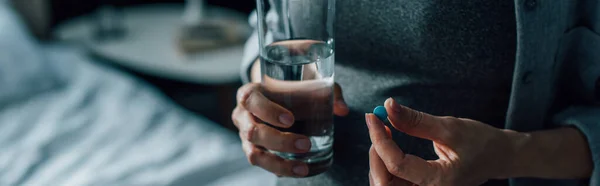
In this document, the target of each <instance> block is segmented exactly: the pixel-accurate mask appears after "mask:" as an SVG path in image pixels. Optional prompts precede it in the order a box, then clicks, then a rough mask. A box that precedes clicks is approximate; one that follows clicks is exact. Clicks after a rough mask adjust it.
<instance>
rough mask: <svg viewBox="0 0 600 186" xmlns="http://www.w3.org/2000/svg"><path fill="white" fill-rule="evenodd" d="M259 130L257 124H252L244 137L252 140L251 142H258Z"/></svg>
mask: <svg viewBox="0 0 600 186" xmlns="http://www.w3.org/2000/svg"><path fill="white" fill-rule="evenodd" d="M257 131H258V126H257V125H250V127H248V129H247V130H246V131H244V134H245V135H244V139H246V140H248V141H250V142H251V143H256V140H257V138H256V133H257Z"/></svg>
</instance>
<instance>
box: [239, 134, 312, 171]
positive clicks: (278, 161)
mask: <svg viewBox="0 0 600 186" xmlns="http://www.w3.org/2000/svg"><path fill="white" fill-rule="evenodd" d="M242 147H243V149H244V152H245V153H246V156H247V157H248V162H250V164H252V165H255V166H258V167H261V168H263V169H265V170H267V171H269V172H272V173H273V174H276V175H280V176H288V177H304V176H306V175H308V166H307V165H306V164H305V163H302V162H299V161H291V160H285V159H283V158H281V157H279V156H277V155H274V154H272V153H269V152H266V151H264V150H262V149H260V148H258V147H257V146H256V145H253V144H252V143H250V142H248V141H242Z"/></svg>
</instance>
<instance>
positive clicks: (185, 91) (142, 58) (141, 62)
mask: <svg viewBox="0 0 600 186" xmlns="http://www.w3.org/2000/svg"><path fill="white" fill-rule="evenodd" d="M183 10H184V6H183V4H156V5H143V6H137V7H131V8H125V9H122V11H121V13H122V19H123V20H122V24H123V25H124V29H125V30H124V35H123V36H122V37H120V38H114V39H108V40H98V39H95V38H94V29H95V28H96V24H97V22H94V21H95V17H94V15H90V16H82V17H80V18H76V19H74V20H71V21H68V22H66V23H65V24H63V25H60V26H59V27H58V28H57V29H56V30H55V32H54V33H55V34H54V36H55V38H57V39H59V40H62V41H71V42H77V43H80V44H82V45H83V46H85V47H86V48H87V49H89V51H90V53H91V54H92V55H93V56H95V57H98V58H99V59H102V61H107V62H109V63H110V64H112V65H116V66H119V67H124V68H125V69H126V70H129V71H132V72H134V73H136V74H138V75H140V76H142V77H143V78H144V79H146V80H148V81H149V82H151V83H153V84H155V85H156V86H158V87H159V88H160V89H161V90H163V91H164V92H165V93H166V94H167V95H168V96H170V97H171V98H173V100H174V101H176V102H178V103H179V104H181V105H182V106H184V107H186V108H188V109H190V110H192V111H194V112H197V113H200V114H203V115H205V116H207V117H208V118H211V119H213V120H215V121H217V122H219V123H222V124H224V125H225V126H227V127H230V128H231V127H232V125H231V121H230V117H229V115H230V113H231V110H232V109H233V105H235V90H236V89H237V87H238V86H239V85H240V77H239V72H240V62H241V60H242V54H243V44H242V43H240V44H236V45H229V46H226V47H221V48H216V49H211V50H207V51H205V52H198V53H195V54H193V55H185V54H183V53H182V51H180V50H178V47H177V36H178V32H179V31H180V30H179V28H180V26H181V25H182V14H183ZM206 14H207V15H208V16H212V17H222V18H226V19H227V20H229V21H230V22H231V23H232V24H234V25H233V26H236V27H237V28H236V31H238V32H239V34H241V35H244V36H248V35H250V33H251V29H250V27H249V26H248V25H247V16H246V15H243V14H241V13H237V12H234V11H230V10H227V9H221V8H216V7H211V8H210V9H207V11H206ZM232 20H233V21H232ZM215 108H216V109H215Z"/></svg>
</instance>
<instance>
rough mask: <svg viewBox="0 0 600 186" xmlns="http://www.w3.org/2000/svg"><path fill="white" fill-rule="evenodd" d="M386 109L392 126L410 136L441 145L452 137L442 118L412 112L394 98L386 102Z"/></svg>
mask: <svg viewBox="0 0 600 186" xmlns="http://www.w3.org/2000/svg"><path fill="white" fill-rule="evenodd" d="M385 109H386V111H387V113H388V119H389V120H390V123H391V124H392V126H394V128H396V129H397V130H399V131H402V132H404V133H406V134H408V135H411V136H415V137H419V138H424V139H428V140H432V141H435V142H441V143H443V142H445V141H446V140H445V139H448V137H449V136H450V135H451V133H450V131H449V130H448V129H447V125H446V123H447V122H445V121H444V119H443V118H441V117H437V116H432V115H429V114H426V113H423V112H419V111H416V110H412V109H410V108H408V107H405V106H402V105H400V104H399V103H398V102H396V101H395V100H394V99H392V98H389V99H387V100H386V101H385Z"/></svg>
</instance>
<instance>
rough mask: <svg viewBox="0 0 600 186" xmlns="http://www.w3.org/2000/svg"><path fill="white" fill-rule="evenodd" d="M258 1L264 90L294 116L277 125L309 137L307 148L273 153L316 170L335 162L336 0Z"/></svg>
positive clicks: (323, 168) (313, 171) (318, 170)
mask: <svg viewBox="0 0 600 186" xmlns="http://www.w3.org/2000/svg"><path fill="white" fill-rule="evenodd" d="M256 1H257V9H258V11H257V12H258V22H257V26H258V36H259V46H260V62H261V74H262V85H263V86H262V87H263V89H262V91H263V94H264V95H265V96H267V97H268V98H269V99H270V100H271V101H273V102H276V103H278V104H279V105H281V106H283V107H285V108H287V109H288V110H290V111H291V112H292V113H293V114H294V117H295V121H294V125H293V126H292V127H290V128H277V127H275V128H277V129H279V130H281V131H283V132H292V133H296V134H301V135H305V136H308V137H309V138H310V141H311V149H310V151H309V152H307V153H300V154H299V153H284V152H274V151H272V153H274V154H277V155H278V156H280V157H282V158H285V159H289V160H297V161H302V162H305V163H307V164H308V165H309V176H312V175H317V174H320V173H322V172H325V171H326V170H327V169H328V168H329V166H331V164H332V162H333V159H332V158H333V149H332V146H333V85H334V81H333V78H334V77H333V76H334V54H335V53H334V48H335V47H334V39H333V38H334V30H333V28H334V27H333V26H334V20H335V0H256Z"/></svg>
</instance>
